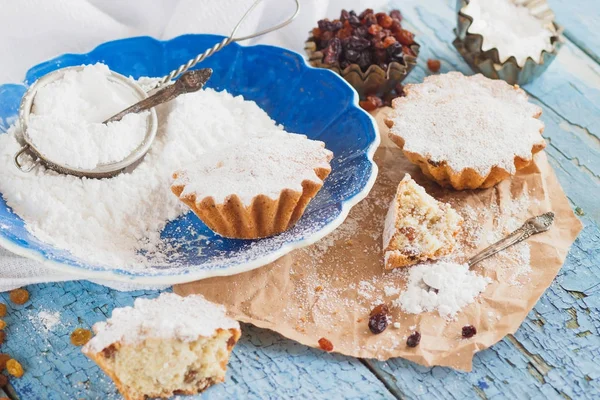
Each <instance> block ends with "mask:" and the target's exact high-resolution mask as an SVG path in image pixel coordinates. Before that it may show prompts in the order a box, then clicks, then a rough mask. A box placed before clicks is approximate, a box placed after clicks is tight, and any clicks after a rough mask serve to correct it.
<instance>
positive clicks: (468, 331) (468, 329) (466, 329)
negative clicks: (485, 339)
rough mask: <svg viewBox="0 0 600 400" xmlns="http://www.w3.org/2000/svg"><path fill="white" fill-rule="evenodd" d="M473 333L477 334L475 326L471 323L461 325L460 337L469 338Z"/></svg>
mask: <svg viewBox="0 0 600 400" xmlns="http://www.w3.org/2000/svg"><path fill="white" fill-rule="evenodd" d="M475 335H477V328H475V327H474V326H473V325H465V326H463V327H462V337H464V338H465V339H470V338H472V337H473V336H475Z"/></svg>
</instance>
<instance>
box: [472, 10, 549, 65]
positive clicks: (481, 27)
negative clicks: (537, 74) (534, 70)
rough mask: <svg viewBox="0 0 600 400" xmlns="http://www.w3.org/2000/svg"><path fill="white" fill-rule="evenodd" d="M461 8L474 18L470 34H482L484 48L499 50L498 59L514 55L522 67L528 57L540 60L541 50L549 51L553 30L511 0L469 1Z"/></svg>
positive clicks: (486, 49)
mask: <svg viewBox="0 0 600 400" xmlns="http://www.w3.org/2000/svg"><path fill="white" fill-rule="evenodd" d="M463 11H464V13H465V14H467V15H469V16H471V17H473V23H472V24H471V26H470V27H469V33H478V34H480V35H482V36H483V44H482V46H481V47H482V50H483V51H488V50H491V49H493V48H496V49H498V53H499V56H500V61H501V62H504V61H506V60H507V59H508V58H509V57H511V56H514V57H515V59H516V60H517V63H518V64H519V65H520V66H523V65H525V62H526V61H527V58H529V57H531V58H532V59H533V61H535V62H540V59H541V56H542V51H543V50H545V51H547V52H551V51H552V43H551V41H550V39H551V37H552V36H553V35H555V34H556V33H555V32H553V31H551V30H550V29H549V27H548V26H546V25H545V22H544V21H542V20H540V19H539V18H537V17H536V16H535V15H533V14H532V13H531V11H530V10H529V9H528V8H527V7H523V6H518V5H516V4H515V2H514V0H471V2H470V3H469V5H467V6H466V7H465V8H464V9H463Z"/></svg>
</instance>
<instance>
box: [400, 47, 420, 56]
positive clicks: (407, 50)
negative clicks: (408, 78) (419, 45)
mask: <svg viewBox="0 0 600 400" xmlns="http://www.w3.org/2000/svg"><path fill="white" fill-rule="evenodd" d="M402 52H403V53H404V54H406V55H407V56H413V57H416V56H417V55H416V54H415V52H414V51H412V49H411V48H410V47H408V46H402Z"/></svg>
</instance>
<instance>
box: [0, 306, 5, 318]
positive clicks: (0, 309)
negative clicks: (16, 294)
mask: <svg viewBox="0 0 600 400" xmlns="http://www.w3.org/2000/svg"><path fill="white" fill-rule="evenodd" d="M2 317H6V304H4V303H0V318H2Z"/></svg>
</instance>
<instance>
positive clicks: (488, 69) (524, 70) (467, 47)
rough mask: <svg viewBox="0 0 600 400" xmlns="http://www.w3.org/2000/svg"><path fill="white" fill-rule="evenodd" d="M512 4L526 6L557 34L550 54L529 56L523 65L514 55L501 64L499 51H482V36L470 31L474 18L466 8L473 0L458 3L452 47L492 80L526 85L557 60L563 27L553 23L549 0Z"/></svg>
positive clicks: (552, 40) (553, 39)
mask: <svg viewBox="0 0 600 400" xmlns="http://www.w3.org/2000/svg"><path fill="white" fill-rule="evenodd" d="M511 1H513V2H514V3H516V4H518V5H519V6H523V7H527V8H528V9H529V10H530V11H531V13H532V15H534V16H535V17H537V18H539V19H540V20H542V21H544V22H546V23H547V25H548V27H549V28H550V29H551V30H553V31H554V35H553V36H552V37H551V38H550V42H551V44H552V47H553V49H552V51H551V52H547V51H545V50H543V51H542V53H541V54H540V57H539V59H538V60H534V59H532V58H531V57H529V58H528V59H527V61H526V62H525V65H523V66H520V65H519V64H518V63H517V60H516V58H515V57H514V56H511V57H509V58H508V59H506V61H504V62H501V60H500V54H499V52H498V49H496V48H492V49H490V50H487V51H483V49H482V45H483V41H484V38H483V36H482V35H480V34H477V33H470V32H469V27H470V26H471V24H472V23H473V17H471V16H470V15H468V14H466V13H465V12H464V8H465V7H466V6H467V5H468V4H469V3H470V0H457V2H456V11H457V14H458V18H457V27H456V29H455V30H454V33H455V34H456V39H455V40H454V42H453V45H454V47H456V49H457V50H458V52H459V53H460V54H461V55H462V57H463V58H464V59H465V61H466V62H467V63H468V64H469V65H470V66H471V68H473V70H474V71H476V72H480V73H482V74H483V75H485V76H487V77H488V78H491V79H502V80H504V81H506V82H508V83H509V84H511V85H524V84H526V83H528V82H531V81H533V80H534V79H536V78H537V77H539V76H540V75H541V74H542V73H543V72H544V71H545V70H546V69H547V68H548V66H549V65H550V64H551V63H552V61H554V59H555V58H556V56H557V55H558V52H559V50H560V48H561V47H562V45H563V44H564V40H563V39H562V32H563V28H562V27H561V26H559V25H558V24H557V23H556V22H554V12H553V11H552V9H551V8H550V6H549V5H548V3H547V1H546V0H511Z"/></svg>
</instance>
